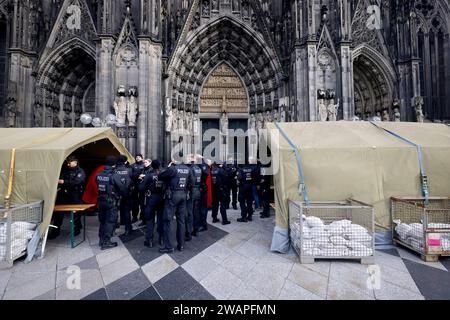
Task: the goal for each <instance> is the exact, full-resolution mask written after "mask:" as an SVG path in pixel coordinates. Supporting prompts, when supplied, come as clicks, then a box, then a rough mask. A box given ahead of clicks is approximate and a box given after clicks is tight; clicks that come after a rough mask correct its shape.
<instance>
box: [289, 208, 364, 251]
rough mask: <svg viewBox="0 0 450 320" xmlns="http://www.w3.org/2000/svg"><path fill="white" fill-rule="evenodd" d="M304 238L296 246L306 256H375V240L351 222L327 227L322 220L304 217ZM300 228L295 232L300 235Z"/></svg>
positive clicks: (299, 238)
mask: <svg viewBox="0 0 450 320" xmlns="http://www.w3.org/2000/svg"><path fill="white" fill-rule="evenodd" d="M302 219H303V229H302V236H301V237H300V236H299V237H298V241H294V244H295V245H297V246H298V247H301V248H302V249H303V253H304V254H305V255H310V256H320V257H368V256H372V255H373V238H372V235H371V234H370V233H369V231H368V230H367V229H366V228H364V227H362V226H360V225H357V224H353V223H352V222H351V221H350V220H339V221H334V222H332V223H331V224H328V225H326V224H325V223H324V222H323V221H322V220H321V219H320V218H317V217H303V218H302ZM299 229H300V226H298V227H297V230H295V232H296V233H297V234H298V233H299V231H300V230H299Z"/></svg>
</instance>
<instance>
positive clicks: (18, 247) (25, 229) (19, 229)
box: [0, 221, 37, 260]
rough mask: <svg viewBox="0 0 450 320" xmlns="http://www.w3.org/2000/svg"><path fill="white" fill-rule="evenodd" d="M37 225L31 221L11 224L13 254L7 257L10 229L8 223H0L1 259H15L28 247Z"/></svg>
mask: <svg viewBox="0 0 450 320" xmlns="http://www.w3.org/2000/svg"><path fill="white" fill-rule="evenodd" d="M36 227H37V225H36V224H34V223H29V222H21V221H18V222H14V223H13V224H11V238H10V239H11V242H10V246H11V256H10V257H7V256H6V252H7V245H8V244H7V239H8V234H7V232H8V229H7V225H6V223H0V260H9V259H14V258H15V257H18V256H20V254H21V253H23V252H24V251H25V250H26V249H27V245H28V242H29V241H30V239H31V238H32V237H33V235H34V231H35V230H36Z"/></svg>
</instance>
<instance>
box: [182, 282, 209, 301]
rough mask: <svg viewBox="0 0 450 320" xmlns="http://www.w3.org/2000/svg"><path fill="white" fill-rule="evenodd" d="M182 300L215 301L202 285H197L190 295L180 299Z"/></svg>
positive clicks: (187, 294)
mask: <svg viewBox="0 0 450 320" xmlns="http://www.w3.org/2000/svg"><path fill="white" fill-rule="evenodd" d="M180 300H191V301H197V300H215V298H214V297H213V296H212V295H211V294H210V293H209V292H208V291H207V290H206V289H205V288H203V286H202V285H201V284H196V285H195V286H194V287H193V288H192V289H191V290H190V291H189V292H188V293H186V294H185V295H184V296H182V297H181V298H180Z"/></svg>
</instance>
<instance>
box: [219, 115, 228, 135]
mask: <svg viewBox="0 0 450 320" xmlns="http://www.w3.org/2000/svg"><path fill="white" fill-rule="evenodd" d="M220 131H221V132H222V134H223V135H224V136H226V135H228V115H227V113H226V112H222V116H221V118H220Z"/></svg>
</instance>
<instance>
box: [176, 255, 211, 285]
mask: <svg viewBox="0 0 450 320" xmlns="http://www.w3.org/2000/svg"><path fill="white" fill-rule="evenodd" d="M218 266H219V264H218V263H217V262H216V261H214V260H213V259H212V258H210V257H209V256H207V255H205V254H204V253H200V254H198V255H196V256H195V257H194V258H192V259H190V260H189V261H188V262H186V263H184V264H183V265H182V268H183V269H184V270H185V271H186V272H187V273H189V274H190V275H191V276H192V277H193V278H194V279H195V280H197V281H202V280H203V279H204V278H206V277H207V276H208V275H209V274H210V273H211V272H212V271H214V270H215V269H216V268H217V267H218Z"/></svg>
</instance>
